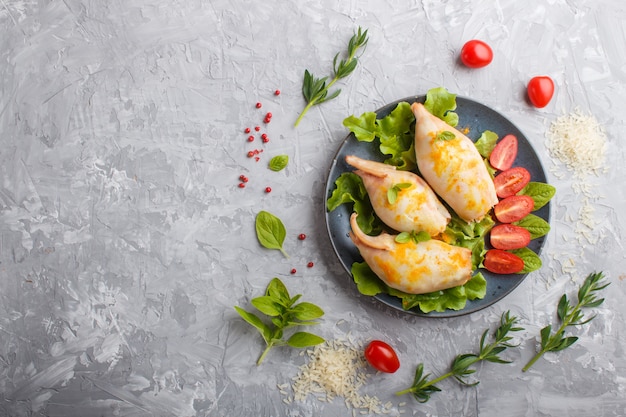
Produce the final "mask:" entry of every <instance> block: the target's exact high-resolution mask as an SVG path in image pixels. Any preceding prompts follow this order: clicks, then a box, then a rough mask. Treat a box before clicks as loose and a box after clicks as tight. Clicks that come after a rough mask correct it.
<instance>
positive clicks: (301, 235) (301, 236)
mask: <svg viewBox="0 0 626 417" xmlns="http://www.w3.org/2000/svg"><path fill="white" fill-rule="evenodd" d="M298 239H299V240H304V239H306V235H305V234H304V233H300V234H299V235H298Z"/></svg>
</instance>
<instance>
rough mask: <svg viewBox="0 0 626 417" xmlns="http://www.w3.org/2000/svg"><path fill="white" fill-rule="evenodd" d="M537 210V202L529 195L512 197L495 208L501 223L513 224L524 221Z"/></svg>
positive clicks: (494, 210)
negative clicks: (534, 209)
mask: <svg viewBox="0 0 626 417" xmlns="http://www.w3.org/2000/svg"><path fill="white" fill-rule="evenodd" d="M533 208H535V201H534V200H533V199H532V198H530V197H529V196H527V195H512V196H511V197H507V198H505V199H504V200H501V201H500V202H499V203H498V204H496V205H495V206H494V208H493V212H494V214H495V215H496V219H498V221H499V222H500V223H513V222H516V221H519V220H522V219H523V218H524V217H526V216H527V215H528V214H529V213H530V212H531V211H533Z"/></svg>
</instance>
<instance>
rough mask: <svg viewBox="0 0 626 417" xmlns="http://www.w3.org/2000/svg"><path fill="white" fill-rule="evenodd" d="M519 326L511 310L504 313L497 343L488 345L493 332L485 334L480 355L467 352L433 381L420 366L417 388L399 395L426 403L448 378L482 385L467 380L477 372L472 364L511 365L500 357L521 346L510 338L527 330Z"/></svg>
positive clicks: (416, 381)
mask: <svg viewBox="0 0 626 417" xmlns="http://www.w3.org/2000/svg"><path fill="white" fill-rule="evenodd" d="M517 323H518V319H517V317H515V316H511V315H510V312H509V311H507V312H505V313H503V314H502V316H501V318H500V326H499V327H498V328H497V329H496V331H495V335H494V341H493V342H492V343H487V336H488V334H489V329H487V330H485V331H484V332H483V335H482V337H481V338H480V344H479V353H478V354H474V353H465V354H461V355H458V356H456V357H455V358H454V361H453V362H452V365H451V366H450V371H449V372H447V373H445V374H443V375H441V376H439V377H437V378H433V379H430V374H425V375H424V364H421V363H420V364H419V365H418V366H417V369H416V370H415V378H414V380H413V385H412V386H411V387H410V388H407V389H405V390H402V391H398V392H397V393H396V395H404V394H412V395H413V397H414V398H415V399H416V400H417V401H418V402H420V403H425V402H427V401H428V400H429V399H430V396H431V394H433V393H435V392H438V391H441V389H440V388H439V387H437V386H436V385H435V384H438V383H439V382H441V381H443V380H444V379H446V378H450V377H454V378H455V379H456V380H457V381H459V382H460V383H461V384H463V385H470V386H471V385H476V384H478V381H475V382H470V381H468V380H467V377H468V376H469V375H472V374H473V373H475V372H476V370H475V369H471V368H470V367H471V366H472V365H474V364H476V363H478V362H481V361H487V362H493V363H510V362H511V361H508V360H505V359H503V358H502V357H500V353H502V352H503V351H504V350H506V349H507V348H510V347H516V346H517V345H514V344H512V343H511V340H512V339H513V338H512V336H509V332H517V331H520V330H523V329H522V328H521V327H517Z"/></svg>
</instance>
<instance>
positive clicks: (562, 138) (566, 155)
mask: <svg viewBox="0 0 626 417" xmlns="http://www.w3.org/2000/svg"><path fill="white" fill-rule="evenodd" d="M547 147H548V151H550V154H551V155H552V156H553V157H554V158H556V159H558V160H559V161H561V162H562V163H564V164H565V165H566V166H567V168H568V169H569V170H570V171H572V172H573V173H574V174H575V175H576V176H577V177H579V178H580V177H584V176H585V175H588V174H596V175H597V174H599V173H600V172H601V171H603V170H605V169H606V167H605V161H604V159H605V153H606V134H605V132H604V129H603V128H602V127H601V126H600V124H599V123H598V121H597V120H596V119H595V117H593V116H592V115H584V114H582V113H581V112H580V110H575V111H574V112H572V113H570V114H567V115H564V116H561V117H558V118H557V119H556V120H554V121H553V122H552V124H551V125H550V129H549V130H548V141H547Z"/></svg>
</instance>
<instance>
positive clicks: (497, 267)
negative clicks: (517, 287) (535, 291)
mask: <svg viewBox="0 0 626 417" xmlns="http://www.w3.org/2000/svg"><path fill="white" fill-rule="evenodd" d="M483 266H484V267H485V269H486V270H487V271H489V272H493V273H494V274H503V275H504V274H517V273H518V272H521V271H522V270H523V269H524V260H523V259H522V258H520V257H519V256H517V255H515V254H513V253H511V252H507V251H505V250H501V249H489V250H488V251H487V253H486V254H485V260H484V261H483Z"/></svg>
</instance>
